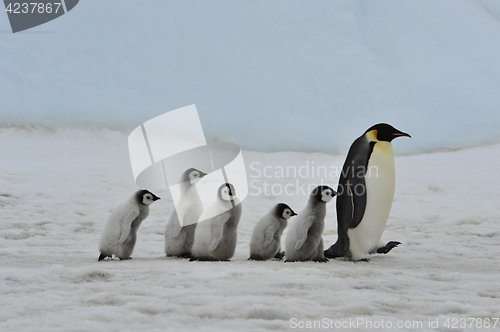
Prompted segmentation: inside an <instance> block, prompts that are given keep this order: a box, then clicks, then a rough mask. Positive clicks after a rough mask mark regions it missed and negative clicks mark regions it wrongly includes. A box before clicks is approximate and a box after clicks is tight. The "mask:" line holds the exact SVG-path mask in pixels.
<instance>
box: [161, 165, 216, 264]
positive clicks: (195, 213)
mask: <svg viewBox="0 0 500 332" xmlns="http://www.w3.org/2000/svg"><path fill="white" fill-rule="evenodd" d="M205 175H207V174H206V173H203V172H202V171H200V170H197V169H196V168H190V169H188V170H186V171H185V172H184V173H183V174H182V176H181V178H180V180H179V183H180V184H179V186H180V190H181V198H180V199H179V202H178V203H177V206H176V208H175V209H174V210H173V211H172V213H171V214H170V217H169V219H168V222H167V226H166V227H165V254H166V255H167V256H178V257H183V258H189V257H191V247H192V246H193V241H194V230H195V228H196V225H197V222H198V220H199V219H200V216H201V214H202V213H203V203H202V201H201V199H200V195H198V190H197V189H196V183H198V182H199V181H200V180H201V179H202V178H203V177H204V176H205ZM179 216H181V218H182V225H181V223H180V220H179Z"/></svg>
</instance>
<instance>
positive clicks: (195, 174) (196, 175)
mask: <svg viewBox="0 0 500 332" xmlns="http://www.w3.org/2000/svg"><path fill="white" fill-rule="evenodd" d="M199 181H200V174H199V173H198V172H196V171H194V172H191V173H190V174H189V182H190V183H191V184H195V183H198V182H199Z"/></svg>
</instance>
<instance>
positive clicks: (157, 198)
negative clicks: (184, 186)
mask: <svg viewBox="0 0 500 332" xmlns="http://www.w3.org/2000/svg"><path fill="white" fill-rule="evenodd" d="M159 199H161V198H160V197H158V196H155V197H153V201H157V200H159Z"/></svg>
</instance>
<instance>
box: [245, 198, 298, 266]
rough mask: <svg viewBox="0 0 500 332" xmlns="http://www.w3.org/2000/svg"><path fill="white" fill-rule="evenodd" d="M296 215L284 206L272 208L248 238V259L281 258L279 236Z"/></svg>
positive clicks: (278, 205)
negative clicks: (289, 220)
mask: <svg viewBox="0 0 500 332" xmlns="http://www.w3.org/2000/svg"><path fill="white" fill-rule="evenodd" d="M296 215H297V214H296V213H295V212H294V211H293V210H292V209H291V208H290V207H289V206H288V205H286V204H283V203H279V204H277V205H276V206H274V207H273V208H272V209H271V210H270V211H269V212H268V213H267V214H266V215H265V216H263V217H262V218H261V219H260V220H259V221H258V222H257V224H256V225H255V227H254V228H253V231H252V237H251V238H250V258H249V259H252V260H258V261H264V260H267V259H270V258H278V259H281V258H283V253H282V252H280V251H281V234H283V230H284V229H285V228H286V225H287V223H288V219H290V218H291V217H293V216H296Z"/></svg>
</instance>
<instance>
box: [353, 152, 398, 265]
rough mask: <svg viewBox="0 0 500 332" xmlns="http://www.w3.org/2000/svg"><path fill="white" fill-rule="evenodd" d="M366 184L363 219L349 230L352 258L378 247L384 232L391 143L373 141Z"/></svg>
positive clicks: (391, 189) (389, 202)
mask: <svg viewBox="0 0 500 332" xmlns="http://www.w3.org/2000/svg"><path fill="white" fill-rule="evenodd" d="M365 183H366V196H367V197H366V208H365V213H364V215H363V219H362V220H361V222H360V223H359V225H358V226H357V227H356V228H354V229H349V230H348V231H347V235H348V236H349V249H350V251H351V256H352V259H353V260H359V259H362V258H364V257H365V256H366V255H367V254H368V253H370V252H371V251H372V250H374V249H376V248H377V247H378V246H379V242H380V239H381V237H382V233H383V232H384V229H385V225H386V224H387V219H388V218H389V213H390V211H391V206H392V201H393V199H394V189H395V171H394V154H393V150H392V144H391V143H389V142H377V144H375V146H374V149H373V152H372V154H371V156H370V160H369V162H368V169H367V174H366V176H365Z"/></svg>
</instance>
